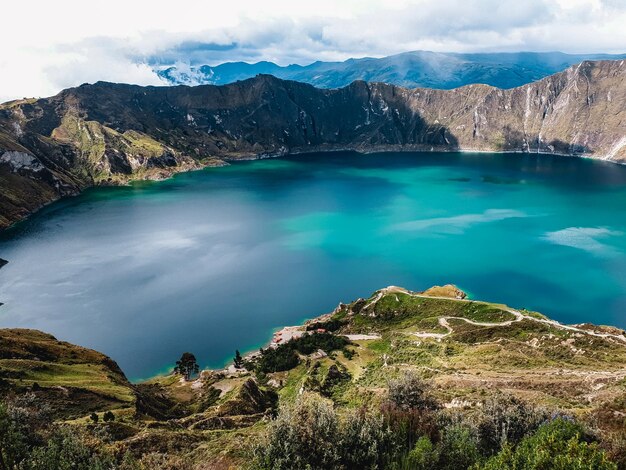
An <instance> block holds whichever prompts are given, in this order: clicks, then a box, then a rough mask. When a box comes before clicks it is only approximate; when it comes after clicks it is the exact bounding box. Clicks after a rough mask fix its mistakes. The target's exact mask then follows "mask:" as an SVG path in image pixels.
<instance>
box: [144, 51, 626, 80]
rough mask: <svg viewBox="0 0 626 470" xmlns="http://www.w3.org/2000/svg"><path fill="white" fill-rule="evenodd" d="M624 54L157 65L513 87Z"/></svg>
mask: <svg viewBox="0 0 626 470" xmlns="http://www.w3.org/2000/svg"><path fill="white" fill-rule="evenodd" d="M625 57H626V54H622V55H609V54H564V53H562V52H515V53H478V54H455V53H440V52H428V51H415V52H405V53H403V54H397V55H393V56H389V57H383V58H380V59H374V58H362V59H349V60H346V61H344V62H314V63H312V64H310V65H306V66H300V65H289V66H286V67H281V66H279V65H276V64H274V63H272V62H258V63H255V64H248V63H245V62H227V63H224V64H221V65H217V66H214V67H211V66H209V65H200V66H191V67H184V66H180V65H179V66H171V67H166V68H161V69H158V70H156V72H157V74H158V75H159V76H160V77H161V78H163V79H165V80H166V81H167V83H169V84H171V85H205V84H210V85H225V84H228V83H232V82H235V81H237V80H245V79H247V78H252V77H254V76H255V75H258V74H272V75H274V76H276V77H278V78H282V79H285V80H297V81H300V82H304V83H309V84H311V85H314V86H316V87H320V88H339V87H343V86H346V85H349V84H350V83H352V82H353V81H355V80H364V81H367V82H384V83H390V84H392V85H400V86H404V87H407V88H415V87H427V88H442V89H451V88H458V87H460V86H464V85H469V84H475V83H483V84H487V85H492V86H496V87H499V88H513V87H516V86H521V85H525V84H527V83H530V82H532V81H535V80H540V79H541V78H544V77H547V76H548V75H551V74H553V73H557V72H561V71H562V70H565V69H566V68H567V67H569V66H570V65H574V64H578V63H580V62H582V61H584V60H615V59H622V58H625Z"/></svg>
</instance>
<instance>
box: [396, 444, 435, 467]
mask: <svg viewBox="0 0 626 470" xmlns="http://www.w3.org/2000/svg"><path fill="white" fill-rule="evenodd" d="M438 462H439V452H438V451H437V449H436V448H435V446H434V445H433V443H432V441H431V440H430V439H429V438H428V437H426V436H422V437H420V438H419V439H418V440H417V442H416V443H415V447H413V449H411V452H409V453H408V455H407V456H406V457H405V458H404V459H403V461H402V464H401V468H405V469H410V470H430V469H433V468H437V464H438Z"/></svg>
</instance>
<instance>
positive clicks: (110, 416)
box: [102, 411, 115, 423]
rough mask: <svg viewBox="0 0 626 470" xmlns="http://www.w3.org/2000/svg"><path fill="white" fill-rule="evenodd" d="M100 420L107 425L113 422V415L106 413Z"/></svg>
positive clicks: (109, 412)
mask: <svg viewBox="0 0 626 470" xmlns="http://www.w3.org/2000/svg"><path fill="white" fill-rule="evenodd" d="M102 419H103V420H104V422H106V423H108V422H109V421H115V415H114V414H113V413H112V412H111V411H107V412H106V413H104V416H103V417H102Z"/></svg>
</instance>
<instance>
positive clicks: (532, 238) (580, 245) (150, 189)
mask: <svg viewBox="0 0 626 470" xmlns="http://www.w3.org/2000/svg"><path fill="white" fill-rule="evenodd" d="M625 211H626V167H622V166H617V165H614V164H607V163H602V162H594V161H589V160H582V159H570V158H563V157H549V156H521V155H503V154H497V155H492V154H393V153H389V154H372V155H359V154H354V153H331V154H315V155H306V156H297V157H291V158H288V159H280V160H261V161H253V162H241V163H237V164H233V165H231V166H228V167H224V168H213V169H207V170H204V171H199V172H193V173H187V174H181V175H178V176H176V177H175V178H173V179H171V180H168V181H164V182H160V183H146V182H144V183H137V184H134V185H132V186H130V187H123V188H98V189H93V190H89V191H87V192H86V193H84V194H83V195H81V196H79V197H76V198H72V199H68V200H64V201H61V202H59V203H56V204H53V205H51V206H49V207H48V208H46V209H45V210H43V211H42V212H40V213H38V214H37V215H35V216H34V217H32V218H31V219H30V220H28V221H27V222H25V223H22V224H20V225H18V226H17V227H15V228H14V229H12V230H10V231H7V232H5V233H4V234H2V235H0V257H2V258H5V259H8V260H9V264H8V265H7V266H5V267H4V268H2V269H1V270H0V301H1V302H4V303H5V305H3V306H2V307H0V326H2V327H29V328H37V329H41V330H44V331H48V332H51V333H53V334H54V335H56V336H57V337H58V338H60V339H63V340H67V341H71V342H74V343H78V344H81V345H84V346H88V347H92V348H95V349H97V350H100V351H102V352H104V353H106V354H108V355H110V356H112V357H113V358H114V359H115V360H117V361H118V362H119V364H120V365H121V366H122V368H123V369H124V370H125V371H126V372H127V373H128V375H129V376H130V377H133V378H140V377H148V376H150V375H152V374H154V373H156V372H158V371H161V370H163V369H164V368H165V367H167V366H168V365H169V364H173V363H174V361H175V360H176V359H177V358H178V357H179V356H180V354H181V353H182V352H184V351H192V352H194V353H195V354H196V356H197V357H198V358H199V360H200V362H201V363H202V364H203V365H205V366H221V365H222V364H224V363H225V361H228V360H229V359H230V358H231V357H232V355H233V353H234V350H235V348H238V349H240V350H250V349H253V348H256V347H258V346H260V345H262V344H263V343H264V342H266V341H267V340H268V339H269V335H270V333H271V331H272V329H274V328H276V327H279V326H282V325H286V324H294V323H297V322H299V321H301V320H302V319H304V318H307V317H312V316H315V315H318V314H321V313H325V312H328V311H330V310H332V309H333V308H334V307H335V306H336V305H337V303H338V302H339V301H350V300H352V299H354V298H357V297H361V296H367V295H369V294H370V293H371V292H372V291H374V290H376V289H378V288H380V287H384V286H387V285H391V284H393V285H400V286H404V287H407V288H409V289H414V290H420V289H425V288H427V287H429V286H431V285H433V284H442V283H455V284H457V285H459V286H460V287H462V288H464V289H466V290H468V291H470V292H471V293H472V294H473V295H474V296H475V297H476V298H481V299H487V300H492V301H499V302H504V303H508V304H510V305H512V306H515V307H526V308H530V309H534V310H538V311H541V312H543V313H545V314H547V315H549V316H551V317H554V318H556V319H558V320H561V321H564V322H569V323H576V322H583V321H590V322H595V323H605V324H613V325H618V326H620V327H626V315H625V314H626V213H625Z"/></svg>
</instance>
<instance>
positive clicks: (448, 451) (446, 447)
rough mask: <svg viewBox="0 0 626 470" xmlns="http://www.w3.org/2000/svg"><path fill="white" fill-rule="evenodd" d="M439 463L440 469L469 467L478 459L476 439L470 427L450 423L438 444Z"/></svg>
mask: <svg viewBox="0 0 626 470" xmlns="http://www.w3.org/2000/svg"><path fill="white" fill-rule="evenodd" d="M438 454H439V464H438V466H437V467H436V468H440V469H442V470H459V469H465V468H469V467H471V466H472V465H474V464H475V463H477V462H478V461H479V459H480V452H479V450H478V439H477V437H476V434H475V432H474V430H473V429H472V428H470V427H469V426H467V425H463V424H452V425H450V426H448V427H446V428H445V429H444V430H443V433H442V439H441V442H439V445H438Z"/></svg>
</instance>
